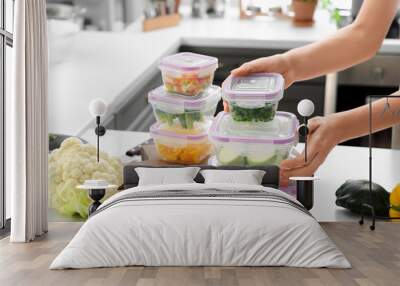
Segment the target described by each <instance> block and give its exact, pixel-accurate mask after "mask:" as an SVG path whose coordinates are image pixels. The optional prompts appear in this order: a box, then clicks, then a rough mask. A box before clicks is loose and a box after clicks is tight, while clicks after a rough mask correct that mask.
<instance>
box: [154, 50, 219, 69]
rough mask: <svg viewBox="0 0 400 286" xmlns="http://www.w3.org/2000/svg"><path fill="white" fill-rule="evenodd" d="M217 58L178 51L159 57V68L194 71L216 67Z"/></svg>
mask: <svg viewBox="0 0 400 286" xmlns="http://www.w3.org/2000/svg"><path fill="white" fill-rule="evenodd" d="M217 65H218V59H217V58H215V57H210V56H205V55H200V54H195V53H189V52H186V53H178V54H175V55H171V56H167V57H164V58H163V59H161V61H160V68H161V69H162V68H169V69H179V70H183V71H196V70H200V69H205V68H210V67H213V66H215V68H217Z"/></svg>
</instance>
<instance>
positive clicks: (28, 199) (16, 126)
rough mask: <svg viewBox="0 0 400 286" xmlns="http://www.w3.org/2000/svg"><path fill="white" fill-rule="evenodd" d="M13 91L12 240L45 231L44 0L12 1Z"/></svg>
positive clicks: (8, 119)
mask: <svg viewBox="0 0 400 286" xmlns="http://www.w3.org/2000/svg"><path fill="white" fill-rule="evenodd" d="M13 52H14V63H15V65H14V71H13V92H12V94H11V98H8V100H9V106H10V108H9V110H7V111H6V122H7V123H6V124H7V128H6V129H7V130H6V138H7V139H6V140H7V142H6V144H7V152H8V154H7V158H6V162H7V163H6V164H7V168H8V169H9V170H8V173H7V174H8V180H9V184H7V185H8V186H9V187H10V189H11V194H12V195H11V237H10V241H12V242H27V241H31V240H33V239H35V237H36V236H40V235H42V234H43V233H44V232H46V231H47V154H48V133H47V95H48V90H47V79H48V47H47V26H46V0H18V1H15V19H14V49H13Z"/></svg>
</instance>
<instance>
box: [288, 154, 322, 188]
mask: <svg viewBox="0 0 400 286" xmlns="http://www.w3.org/2000/svg"><path fill="white" fill-rule="evenodd" d="M326 156H327V154H326V153H318V154H317V156H315V157H314V158H313V160H312V161H310V162H309V163H308V164H307V165H304V166H302V167H299V168H295V169H290V170H283V169H281V173H280V184H281V186H287V185H288V184H289V181H290V180H289V178H290V177H299V176H306V177H311V176H313V175H314V173H315V171H316V170H317V169H318V167H319V166H320V165H321V164H322V163H323V162H324V161H325V159H326Z"/></svg>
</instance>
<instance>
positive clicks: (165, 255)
mask: <svg viewBox="0 0 400 286" xmlns="http://www.w3.org/2000/svg"><path fill="white" fill-rule="evenodd" d="M205 189H216V190H218V191H224V190H227V191H228V190H229V191H232V190H235V191H239V190H242V191H243V190H244V191H246V190H258V191H260V190H261V191H265V192H269V193H273V194H275V195H278V196H281V197H283V198H286V199H287V198H290V197H289V196H288V195H286V194H284V193H282V192H280V191H278V190H275V189H271V188H265V187H262V186H250V185H230V184H207V185H205V184H184V185H165V186H151V187H136V188H132V189H129V190H125V191H123V192H120V193H118V194H116V195H114V196H113V197H111V198H109V199H108V200H107V201H106V202H104V203H103V205H102V206H101V207H100V210H101V208H103V210H102V211H99V212H98V213H97V214H95V215H94V216H92V217H90V218H89V219H88V221H87V222H86V223H85V224H84V225H83V226H82V227H81V229H80V230H79V232H78V233H77V234H76V236H75V237H74V238H73V239H72V241H71V242H70V243H69V244H68V246H67V247H66V248H65V249H64V250H63V251H62V252H61V253H60V254H59V255H58V256H57V258H56V259H55V260H54V261H53V262H52V264H51V266H50V269H63V268H91V267H114V266H127V265H145V266H194V265H198V266H206V265H214V266H242V265H243V266H244V265H246V266H293V267H332V268H349V267H350V263H349V262H348V261H347V259H346V258H345V257H344V255H343V254H342V252H341V251H340V250H338V248H337V247H336V245H335V244H334V243H333V242H332V241H331V240H330V239H329V237H328V236H327V235H326V233H325V232H324V230H323V229H322V228H321V227H320V225H319V224H318V222H317V221H316V220H315V219H314V218H313V217H312V216H310V215H308V214H307V213H306V212H303V211H301V210H299V209H298V208H296V207H293V206H292V205H290V204H285V203H282V202H278V201H276V202H275V201H274V200H270V201H268V200H263V199H258V198H243V197H242V198H235V197H232V198H231V197H226V198H213V197H207V198H204V197H201V198H197V197H193V198H191V197H185V198H151V199H140V200H127V201H124V200H122V201H120V202H117V203H115V201H118V199H121V198H122V197H124V196H127V195H128V196H129V194H132V192H146V191H160V192H162V191H168V190H192V191H196V190H198V191H203V192H204V191H206V190H205ZM135 194H136V193H135ZM290 200H292V201H294V202H296V201H295V200H294V199H292V198H290ZM113 202H114V203H113Z"/></svg>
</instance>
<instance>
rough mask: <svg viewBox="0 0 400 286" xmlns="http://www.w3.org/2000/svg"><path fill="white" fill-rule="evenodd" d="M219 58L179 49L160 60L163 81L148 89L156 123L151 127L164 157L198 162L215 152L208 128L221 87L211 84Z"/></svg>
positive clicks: (170, 160)
mask: <svg viewBox="0 0 400 286" xmlns="http://www.w3.org/2000/svg"><path fill="white" fill-rule="evenodd" d="M217 66H218V59H217V58H213V57H209V56H204V55H199V54H194V53H179V54H175V55H172V56H168V57H165V58H163V59H162V60H161V62H160V66H159V67H160V70H161V73H162V78H163V83H164V84H163V85H162V86H160V87H158V88H156V89H155V90H152V91H151V92H150V93H149V102H150V103H151V105H152V107H153V112H154V115H155V117H156V119H157V123H155V124H154V125H153V126H151V127H150V134H151V136H152V138H153V139H154V142H155V146H156V149H157V151H158V154H159V156H160V158H161V159H163V160H165V161H168V162H173V163H179V164H199V163H200V162H202V161H203V160H204V159H205V158H206V157H208V156H209V155H210V154H211V152H212V149H213V148H212V145H211V143H210V142H209V139H208V128H209V126H210V125H211V121H212V119H213V117H214V113H215V111H216V108H217V105H218V102H219V101H220V99H221V90H220V88H219V87H217V86H212V82H213V79H214V73H215V70H216V69H217Z"/></svg>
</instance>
